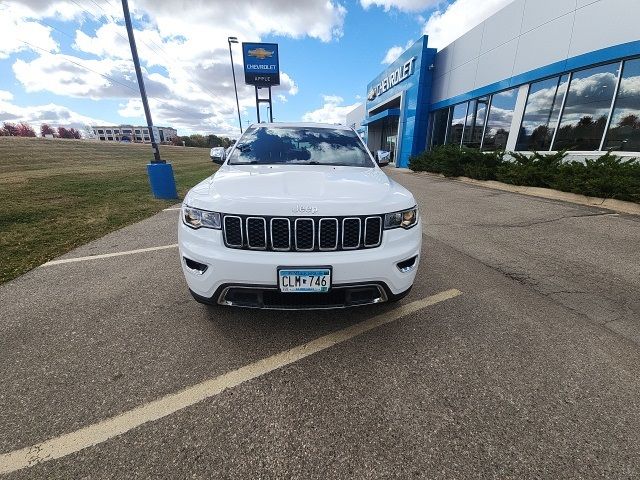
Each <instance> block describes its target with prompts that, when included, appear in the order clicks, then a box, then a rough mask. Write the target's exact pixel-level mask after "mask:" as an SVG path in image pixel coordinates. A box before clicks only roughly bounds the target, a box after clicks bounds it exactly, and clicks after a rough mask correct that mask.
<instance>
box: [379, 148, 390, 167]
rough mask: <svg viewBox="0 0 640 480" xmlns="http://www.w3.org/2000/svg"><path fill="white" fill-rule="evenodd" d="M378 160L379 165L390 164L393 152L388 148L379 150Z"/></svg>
mask: <svg viewBox="0 0 640 480" xmlns="http://www.w3.org/2000/svg"><path fill="white" fill-rule="evenodd" d="M376 160H377V161H378V165H380V166H381V167H382V166H384V165H389V162H390V161H391V152H389V151H387V150H377V151H376Z"/></svg>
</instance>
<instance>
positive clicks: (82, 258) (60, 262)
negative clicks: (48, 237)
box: [40, 243, 178, 267]
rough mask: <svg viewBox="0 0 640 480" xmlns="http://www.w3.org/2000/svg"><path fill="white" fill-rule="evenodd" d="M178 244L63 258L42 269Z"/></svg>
mask: <svg viewBox="0 0 640 480" xmlns="http://www.w3.org/2000/svg"><path fill="white" fill-rule="evenodd" d="M177 246H178V244H177V243H172V244H171V245H162V246H160V247H149V248H138V249H137V250H126V251H124V252H115V253H103V254H101V255H89V256H88V257H75V258H63V259H62V260H51V261H50V262H47V263H43V264H42V265H40V266H41V267H50V266H52V265H60V264H62V263H74V262H85V261H87V260H98V259H100V258H110V257H120V256H122V255H133V254H134V253H144V252H155V251H156V250H166V249H167V248H176V247H177Z"/></svg>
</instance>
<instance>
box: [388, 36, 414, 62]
mask: <svg viewBox="0 0 640 480" xmlns="http://www.w3.org/2000/svg"><path fill="white" fill-rule="evenodd" d="M411 45H413V40H409V41H408V42H407V44H406V45H405V46H404V47H401V46H400V45H395V46H393V47H391V48H390V49H389V50H387V53H386V54H385V56H384V58H383V59H382V62H380V63H382V64H383V65H389V64H391V63H393V62H395V61H396V60H397V59H398V57H399V56H400V55H402V53H403V52H404V51H405V50H406V49H407V48H409V47H410V46H411Z"/></svg>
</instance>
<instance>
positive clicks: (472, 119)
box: [462, 97, 489, 148]
mask: <svg viewBox="0 0 640 480" xmlns="http://www.w3.org/2000/svg"><path fill="white" fill-rule="evenodd" d="M488 104H489V97H482V98H478V99H477V100H471V101H470V102H469V111H468V113H467V123H466V124H465V127H464V137H463V138H462V144H463V145H464V146H466V147H471V148H480V144H481V143H482V132H483V131H484V123H485V119H486V116H487V106H488Z"/></svg>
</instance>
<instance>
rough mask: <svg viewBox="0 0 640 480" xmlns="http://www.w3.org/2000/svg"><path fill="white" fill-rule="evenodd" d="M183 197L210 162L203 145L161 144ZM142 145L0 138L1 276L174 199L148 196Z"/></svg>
mask: <svg viewBox="0 0 640 480" xmlns="http://www.w3.org/2000/svg"><path fill="white" fill-rule="evenodd" d="M160 152H161V155H162V158H163V159H164V160H167V161H168V162H171V164H172V165H173V170H174V173H175V177H176V183H177V185H178V194H179V195H180V197H181V198H182V196H184V194H185V193H186V191H187V190H188V189H189V188H191V187H192V186H193V185H195V184H196V183H198V182H199V181H200V180H202V179H204V178H206V177H207V176H209V175H211V174H212V173H213V172H214V171H215V169H216V166H215V165H213V164H212V162H211V160H210V159H209V151H208V150H207V149H205V148H184V147H168V146H167V147H165V146H161V147H160ZM151 158H152V154H151V147H150V146H149V145H134V144H129V145H125V144H117V143H107V142H94V141H87V140H48V139H43V138H17V137H0V192H1V194H0V201H1V204H0V283H3V282H6V281H8V280H11V279H12V278H15V277H17V276H18V275H21V274H23V273H24V272H26V271H28V270H30V269H32V268H34V267H36V266H38V265H40V264H42V263H44V262H46V261H48V260H50V259H51V258H53V257H56V256H58V255H60V254H62V253H65V252H67V251H69V250H71V249H72V248H74V247H76V246H78V245H81V244H84V243H87V242H89V241H90V240H94V239H96V238H99V237H101V236H103V235H105V234H106V233H108V232H111V231H113V230H116V229H118V228H121V227H124V226H125V225H129V224H131V223H134V222H136V221H138V220H141V219H143V218H145V217H148V216H150V215H152V214H154V213H156V212H158V211H160V210H162V209H163V208H166V207H168V206H169V205H172V204H174V203H176V202H175V201H163V200H156V199H154V198H153V196H152V195H151V190H150V187H149V183H148V179H147V172H146V164H147V163H149V161H150V159H151Z"/></svg>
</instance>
